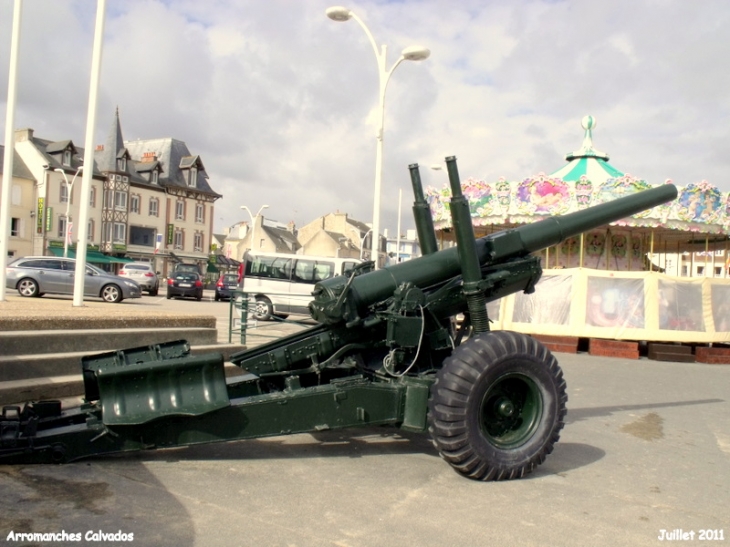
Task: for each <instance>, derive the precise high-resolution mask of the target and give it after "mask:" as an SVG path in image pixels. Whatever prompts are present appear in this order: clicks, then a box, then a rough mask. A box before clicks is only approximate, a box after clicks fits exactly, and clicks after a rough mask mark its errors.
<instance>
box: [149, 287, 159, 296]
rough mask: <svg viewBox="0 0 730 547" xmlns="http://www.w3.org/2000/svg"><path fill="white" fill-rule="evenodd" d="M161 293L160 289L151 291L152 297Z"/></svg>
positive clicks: (156, 288)
mask: <svg viewBox="0 0 730 547" xmlns="http://www.w3.org/2000/svg"><path fill="white" fill-rule="evenodd" d="M159 291H160V288H159V287H155V288H154V289H152V290H151V291H150V296H157V294H158V293H159Z"/></svg>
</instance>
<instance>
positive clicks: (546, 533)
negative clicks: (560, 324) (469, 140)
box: [0, 354, 730, 547]
mask: <svg viewBox="0 0 730 547" xmlns="http://www.w3.org/2000/svg"><path fill="white" fill-rule="evenodd" d="M557 356H558V357H559V360H560V362H561V364H562V366H563V369H564V372H565V376H566V379H567V382H568V388H569V396H570V399H569V403H568V406H569V412H568V416H567V424H566V427H565V429H564V431H563V435H562V438H561V441H560V442H559V443H558V445H557V446H556V448H555V451H554V453H553V454H552V455H551V456H550V457H549V458H548V460H547V462H546V463H545V464H543V465H542V466H541V467H540V468H539V469H538V470H537V471H536V472H535V473H533V474H532V475H530V476H529V477H528V478H526V479H522V480H518V481H511V482H503V483H479V482H474V481H470V480H467V479H463V478H461V477H460V476H458V475H457V474H456V473H454V472H453V471H451V469H450V467H449V466H448V465H447V464H446V463H445V462H444V461H442V460H441V459H440V458H439V457H438V455H437V454H436V452H435V451H434V449H433V448H432V446H431V444H430V443H429V441H428V439H427V437H426V436H425V435H416V434H404V433H403V432H400V431H397V430H394V429H390V428H365V429H355V430H346V431H341V432H332V431H330V432H324V433H317V434H314V435H309V434H307V435H294V436H290V437H275V438H270V439H263V440H253V441H240V442H232V443H226V444H217V445H208V446H200V447H195V448H184V449H176V450H169V451H156V452H145V453H138V454H136V455H132V456H131V457H108V458H97V459H93V460H88V461H82V462H77V463H73V464H69V465H64V466H35V467H33V466H16V467H2V466H0V489H1V490H0V491H2V496H0V538H7V537H8V534H9V532H11V531H14V532H31V531H32V532H46V533H50V532H55V533H60V532H61V531H62V530H65V531H66V532H76V533H78V532H80V533H81V534H82V541H81V542H78V543H77V544H80V545H95V544H97V543H95V542H93V541H85V540H83V536H84V535H85V534H86V533H87V531H92V533H93V532H96V531H102V532H104V533H117V532H119V531H121V532H122V533H125V534H133V535H134V541H133V542H132V543H129V542H126V543H125V542H121V541H116V542H114V541H112V542H105V543H98V544H99V545H107V546H109V545H140V546H148V545H149V546H152V545H154V546H171V547H172V546H181V547H187V546H196V547H198V546H199V547H217V546H231V545H236V546H239V545H253V546H268V545H272V546H279V545H280V546H321V545H337V546H378V547H380V546H390V545H393V546H396V545H397V546H406V545H408V546H410V545H418V546H431V545H433V546H444V545H454V546H472V545H474V546H492V545H494V546H516V545H520V546H553V545H555V546H558V545H560V546H569V547H570V546H580V547H583V546H632V547H634V546H644V545H661V544H665V543H667V542H666V541H660V540H659V539H658V538H659V536H660V535H661V534H663V532H662V530H666V531H667V532H666V533H669V534H673V535H674V534H676V532H675V530H682V531H683V532H687V533H689V532H694V536H693V538H694V539H693V541H672V543H680V544H686V543H690V544H692V545H717V546H720V545H728V543H729V542H730V511H729V510H728V507H730V472H729V470H730V465H729V464H730V387H729V386H730V367H728V366H713V365H703V364H680V363H662V362H656V361H648V360H641V361H630V360H621V359H611V358H596V357H589V356H586V355H567V354H557ZM703 530H713V531H716V532H712V534H713V536H712V537H720V534H723V537H724V538H725V539H724V541H722V540H714V541H699V540H698V536H699V534H700V532H701V531H703ZM670 537H675V536H670ZM687 537H688V538H689V536H687ZM8 544H16V545H19V544H25V545H31V544H32V545H41V544H44V543H40V542H36V543H29V542H18V543H13V542H8ZM53 545H58V543H55V544H53Z"/></svg>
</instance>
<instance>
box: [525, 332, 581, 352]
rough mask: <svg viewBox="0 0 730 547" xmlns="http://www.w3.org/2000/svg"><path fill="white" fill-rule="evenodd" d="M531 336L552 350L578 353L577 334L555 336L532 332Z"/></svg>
mask: <svg viewBox="0 0 730 547" xmlns="http://www.w3.org/2000/svg"><path fill="white" fill-rule="evenodd" d="M531 336H532V337H533V338H534V339H535V340H537V341H539V342H540V343H542V345H543V346H545V347H546V348H547V349H549V350H550V351H552V352H557V353H578V338H577V337H576V336H553V335H548V334H532V335H531Z"/></svg>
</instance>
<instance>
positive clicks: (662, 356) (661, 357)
mask: <svg viewBox="0 0 730 547" xmlns="http://www.w3.org/2000/svg"><path fill="white" fill-rule="evenodd" d="M648 357H649V359H652V360H654V361H673V362H675V363H694V362H695V356H694V355H693V354H692V347H691V346H682V345H680V344H657V343H654V342H652V343H650V344H649V352H648Z"/></svg>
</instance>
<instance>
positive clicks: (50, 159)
mask: <svg viewBox="0 0 730 547" xmlns="http://www.w3.org/2000/svg"><path fill="white" fill-rule="evenodd" d="M31 142H32V143H33V145H34V146H35V147H36V149H37V150H38V151H39V152H40V153H41V154H42V155H43V158H44V159H45V162H46V163H47V164H48V169H49V170H50V171H53V170H54V169H63V170H64V171H66V172H67V173H70V174H75V173H76V171H77V170H78V168H79V167H81V166H82V165H84V149H83V148H78V147H76V146H75V145H74V143H73V141H71V140H65V141H50V140H48V139H40V138H38V137H35V136H34V137H32V138H31ZM69 147H70V148H71V151H72V154H71V165H63V154H62V152H63V151H64V150H65V149H66V148H69ZM53 152H55V153H53ZM93 176H94V178H97V179H102V178H105V177H104V175H103V174H102V173H101V171H99V169H98V167H97V165H96V161H94V172H93Z"/></svg>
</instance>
